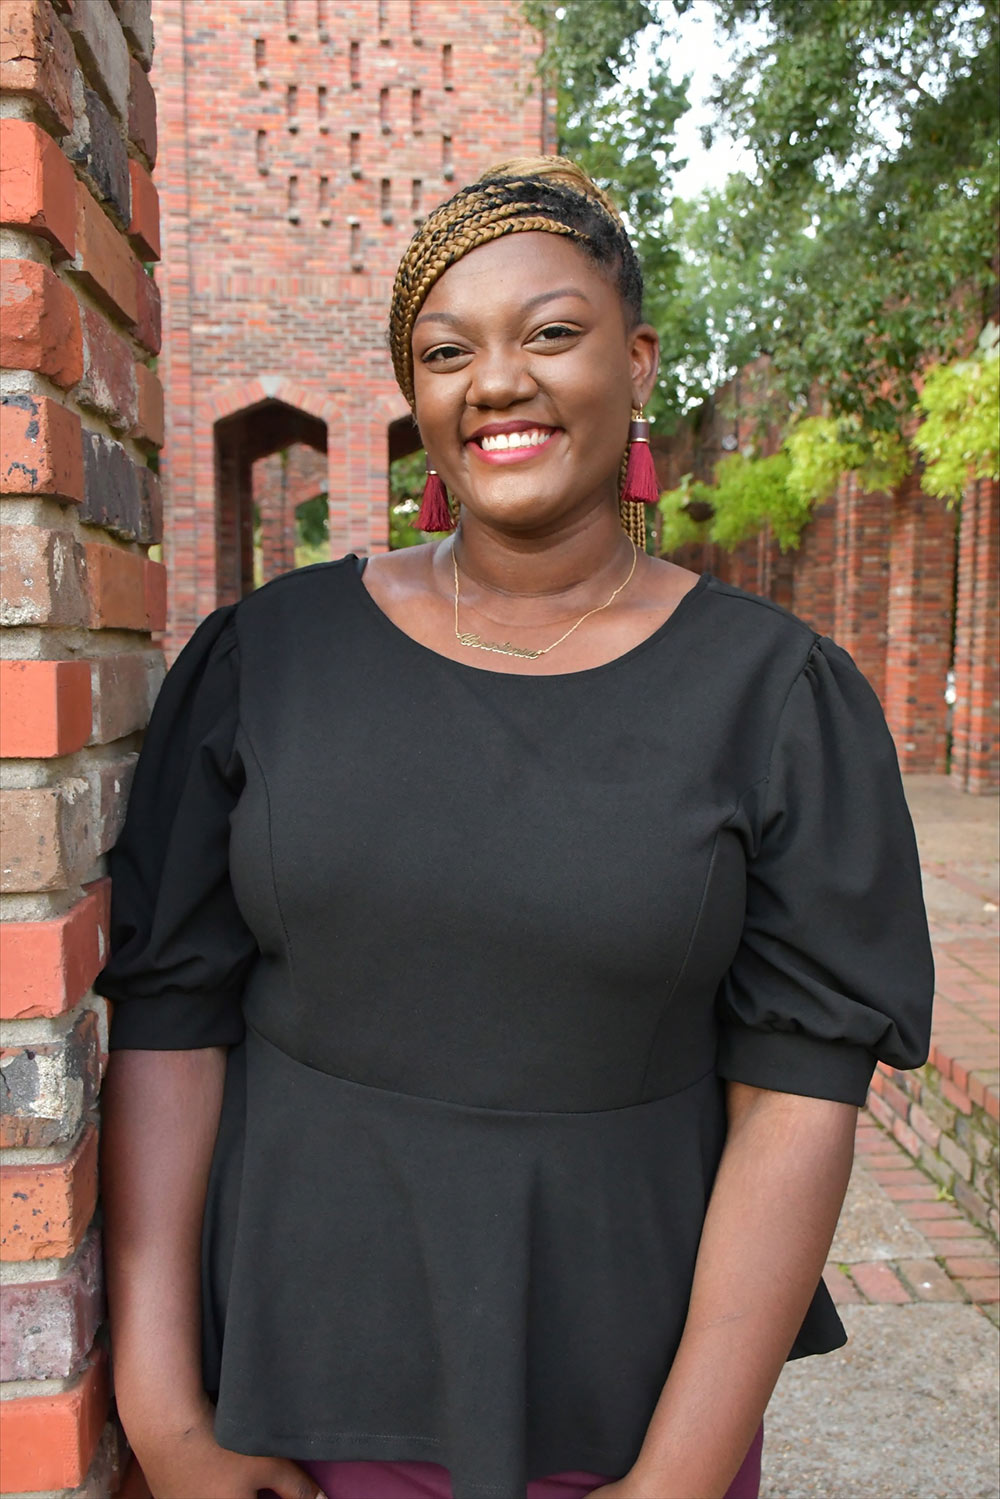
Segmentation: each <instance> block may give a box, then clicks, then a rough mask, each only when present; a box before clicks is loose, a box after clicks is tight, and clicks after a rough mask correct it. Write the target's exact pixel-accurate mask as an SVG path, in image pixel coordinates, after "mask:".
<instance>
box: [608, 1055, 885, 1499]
mask: <svg viewBox="0 0 1000 1499" xmlns="http://www.w3.org/2000/svg"><path fill="white" fill-rule="evenodd" d="M727 1088H728V1099H729V1109H730V1127H729V1135H728V1138H727V1141H726V1146H725V1149H724V1151H723V1155H722V1160H721V1162H720V1166H719V1171H718V1175H717V1177H716V1181H715V1185H714V1189H713V1192H712V1197H711V1201H710V1203H709V1207H708V1212H707V1214H706V1218H705V1224H704V1229H703V1233H702V1238H701V1244H700V1248H699V1251H698V1259H697V1264H696V1269H695V1276H694V1283H693V1286H692V1292H691V1300H690V1305H689V1308H688V1315H687V1320H686V1323H685V1327H684V1334H683V1337H682V1339H681V1343H680V1347H679V1349H678V1352H677V1356H676V1358H675V1360H674V1363H673V1365H672V1368H671V1371H670V1376H669V1378H668V1380H667V1383H666V1385H665V1386H664V1389H663V1393H662V1395H661V1397H660V1400H659V1402H658V1404H657V1407H656V1410H655V1412H654V1414H653V1418H652V1420H651V1422H650V1425H649V1428H648V1431H647V1434H646V1438H645V1441H644V1442H643V1446H642V1451H641V1453H640V1456H639V1459H638V1461H637V1462H636V1464H635V1467H634V1469H633V1479H634V1487H635V1492H636V1494H638V1495H642V1496H644V1499H645V1495H646V1494H647V1492H648V1495H649V1496H650V1499H653V1496H655V1499H721V1496H722V1495H724V1494H725V1491H726V1489H727V1487H728V1485H729V1484H730V1483H731V1482H732V1479H733V1478H734V1477H735V1475H736V1472H737V1470H738V1469H739V1466H740V1464H741V1462H742V1460H743V1457H744V1455H745V1453H746V1450H747V1448H748V1447H749V1445H750V1442H751V1440H752V1438H753V1435H754V1432H755V1431H756V1429H757V1426H758V1424H759V1422H760V1419H761V1416H762V1415H763V1412H764V1409H765V1407H766V1405H767V1402H768V1400H769V1398H770V1396H771V1392H772V1390H773V1388H774V1385H775V1383H776V1382H777V1379H778V1375H779V1374H780V1372H781V1368H782V1365H783V1363H784V1362H785V1359H786V1358H787V1356H788V1351H789V1349H790V1348H791V1345H792V1343H793V1342H794V1340H795V1335H796V1333H797V1332H798V1330H799V1327H800V1326H801V1323H802V1319H803V1317H804V1316H805V1313H806V1310H807V1308H808V1306H809V1302H810V1300H811V1299H812V1296H813V1294H814V1292H815V1290H816V1286H817V1283H818V1281H819V1278H820V1276H821V1274H822V1271H823V1266H824V1263H825V1261H826V1257H827V1254H828V1252H829V1248H830V1242H831V1240H832V1238H833V1233H834V1230H835V1228H836V1226H837V1218H838V1217H839V1214H840V1209H841V1206H842V1204H843V1199H844V1193H845V1191H846V1189H847V1183H848V1180H849V1177H850V1172H851V1162H852V1159H853V1150H854V1131H855V1125H856V1119H857V1110H856V1109H855V1108H854V1106H853V1105H849V1104H841V1103H833V1102H829V1101H827V1100H824V1099H816V1098H802V1097H798V1096H797V1095H793V1094H786V1093H772V1092H770V1091H766V1090H763V1089H757V1088H750V1087H747V1086H745V1085H743V1084H732V1083H730V1084H728V1085H727Z"/></svg>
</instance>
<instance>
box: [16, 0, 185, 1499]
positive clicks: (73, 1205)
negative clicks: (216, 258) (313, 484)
mask: <svg viewBox="0 0 1000 1499" xmlns="http://www.w3.org/2000/svg"><path fill="white" fill-rule="evenodd" d="M152 40H153V39H152V28H151V23H150V6H149V0H120V3H118V4H117V5H116V6H112V4H111V3H110V0H85V3H80V0H76V3H75V4H73V3H72V0H56V3H55V4H50V3H49V0H3V3H2V4H0V89H2V91H3V94H4V118H3V119H0V225H2V226H3V228H4V230H5V236H4V255H5V258H4V260H3V262H2V266H0V272H2V274H0V317H2V324H0V419H2V435H0V441H2V448H3V463H2V465H0V527H2V531H3V547H2V553H0V560H2V578H0V583H2V616H0V618H2V624H3V626H4V628H5V632H6V635H5V642H4V643H5V653H4V654H5V659H4V660H3V662H2V663H0V710H2V711H0V755H2V756H3V757H4V760H3V766H2V776H3V779H2V789H0V815H2V832H3V863H2V871H0V918H2V921H0V1066H2V1068H3V1083H4V1087H3V1097H4V1115H3V1120H2V1125H0V1145H2V1146H3V1149H4V1153H3V1157H2V1164H0V1220H2V1221H0V1277H2V1280H3V1282H4V1286H3V1296H2V1298H0V1323H2V1325H0V1347H2V1353H0V1380H2V1381H4V1384H5V1388H4V1389H3V1391H2V1394H3V1395H5V1396H6V1397H7V1398H3V1399H0V1450H2V1453H3V1456H2V1461H0V1492H2V1493H5V1494H7V1493H37V1492H40V1493H45V1494H68V1493H71V1492H72V1493H76V1492H78V1490H79V1491H80V1492H84V1491H85V1492H86V1494H87V1496H88V1499H91V1496H92V1499H104V1496H106V1495H111V1494H113V1493H115V1492H116V1491H117V1487H118V1482H119V1469H120V1460H121V1444H120V1433H119V1429H118V1427H117V1425H116V1424H114V1423H113V1422H112V1421H111V1420H110V1419H109V1411H110V1407H109V1398H110V1396H109V1389H110V1371H109V1368H108V1361H107V1355H106V1352H105V1342H104V1339H103V1338H101V1337H100V1336H99V1335H98V1334H99V1329H100V1324H101V1321H102V1318H103V1302H102V1289H101V1267H100V1244H99V1236H98V1233H97V1230H96V1228H95V1226H94V1223H93V1221H92V1220H93V1215H94V1209H95V1204H96V1200H97V1134H98V1113H97V1096H98V1090H99V1087H100V1080H101V1076H102V1069H103V1065H104V1062H105V1060H106V1049H107V1039H106V1038H107V1006H106V1004H105V1002H104V1001H103V1000H102V999H100V998H98V997H97V996H95V995H94V994H93V992H92V990H91V984H92V982H93V979H94V978H95V977H96V975H97V972H98V970H99V969H100V967H101V966H102V964H103V961H104V957H105V955H106V942H107V936H106V934H107V911H108V893H109V892H108V882H107V879H106V878H105V877H104V865H103V855H104V854H105V853H106V851H107V850H108V848H110V846H111V844H112V843H113V842H114V840H115V838H116V836H117V834H118V830H119V828H120V826H121V822H122V818H123V815H124V807H125V797H126V793H127V789H128V785H129V780H130V777H131V774H132V770H133V766H134V762H135V759H136V752H137V749H138V743H139V730H141V728H142V726H143V725H144V724H145V722H146V720H147V718H148V714H149V707H150V703H151V700H152V697H153V695H154V693H155V690H156V687H157V685H158V682H159V679H160V676H161V675H162V659H161V657H160V654H159V652H158V651H155V650H153V649H152V648H151V641H150V631H151V630H159V629H162V627H163V624H164V619H165V602H166V599H165V575H164V569H163V567H162V566H161V565H160V564H159V563H158V562H155V561H151V560H150V559H149V558H148V556H147V548H148V546H149V544H150V543H152V542H158V541H159V539H160V506H159V498H158V487H157V481H156V476H155V475H154V474H153V472H152V471H151V470H150V469H149V467H148V466H147V458H148V456H149V455H150V454H151V453H152V452H154V451H155V449H156V447H157V446H158V444H159V443H160V442H161V441H162V424H163V407H162V392H161V390H160V386H159V382H158V380H157V378H156V376H155V375H154V374H153V373H152V371H151V370H150V368H149V360H150V356H151V355H153V354H155V353H156V352H157V348H158V320H159V299H158V295H157V292H156V287H155V285H154V283H153V282H152V280H151V279H150V277H149V276H148V274H147V272H146V269H145V265H146V264H147V263H148V262H150V261H152V260H155V259H156V258H157V255H158V250H159V235H158V215H157V200H156V192H155V189H154V188H153V185H152V181H151V179H150V169H151V167H152V164H153V162H152V146H151V137H150V133H149V118H150V111H151V109H152V95H151V93H150V92H149V86H148V82H147V80H146V73H145V70H146V69H147V68H148V66H149V64H150V62H151V58H152ZM82 1485H86V1488H85V1490H84V1489H82V1488H81V1486H82Z"/></svg>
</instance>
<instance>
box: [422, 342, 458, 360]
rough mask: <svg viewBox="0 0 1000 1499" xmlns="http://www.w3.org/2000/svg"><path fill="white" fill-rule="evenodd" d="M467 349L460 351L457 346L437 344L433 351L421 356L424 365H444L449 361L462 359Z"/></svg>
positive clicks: (430, 350)
mask: <svg viewBox="0 0 1000 1499" xmlns="http://www.w3.org/2000/svg"><path fill="white" fill-rule="evenodd" d="M466 353H468V350H467V349H460V348H459V347H458V345H457V344H436V345H435V346H434V348H433V349H428V350H427V353H426V354H422V355H421V356H420V358H421V363H423V364H443V363H445V361H447V360H449V359H461V358H462V356H463V355H464V354H466Z"/></svg>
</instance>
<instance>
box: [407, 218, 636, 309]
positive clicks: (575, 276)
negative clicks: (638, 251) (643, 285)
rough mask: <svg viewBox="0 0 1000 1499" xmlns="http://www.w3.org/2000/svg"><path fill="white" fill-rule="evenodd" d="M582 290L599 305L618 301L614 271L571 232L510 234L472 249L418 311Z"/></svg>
mask: <svg viewBox="0 0 1000 1499" xmlns="http://www.w3.org/2000/svg"><path fill="white" fill-rule="evenodd" d="M557 290H571V291H575V292H578V293H580V294H581V295H582V296H584V297H586V299H587V300H588V302H591V303H592V304H593V305H594V306H595V308H597V309H599V310H602V311H603V310H606V309H609V308H610V307H611V306H612V305H613V304H616V303H619V302H620V299H619V297H618V294H617V289H616V288H615V286H614V284H613V282H612V280H611V277H610V275H609V274H608V272H607V271H605V269H604V268H603V267H602V266H600V265H598V264H597V262H596V261H594V260H593V259H592V258H591V256H589V255H588V254H587V253H586V251H585V250H583V249H582V248H581V247H580V245H578V244H577V243H576V242H575V241H574V240H572V239H570V238H569V236H568V235H564V234H553V233H549V232H547V231H545V230H534V229H533V230H527V231H524V232H522V233H519V234H507V235H504V236H502V237H501V238H500V239H495V240H491V241H490V243H489V244H485V245H479V246H478V247H477V248H476V249H475V250H470V251H469V253H468V254H467V255H463V257H462V259H461V260H457V261H456V262H455V264H454V265H451V266H449V267H448V269H447V270H446V271H445V272H444V274H443V275H442V276H440V277H439V278H438V280H437V281H436V282H435V283H434V285H433V286H432V287H431V289H430V291H429V292H428V293H427V296H426V298H425V299H424V302H423V305H422V306H421V308H420V312H419V314H418V317H417V321H418V322H419V320H420V318H422V317H424V316H425V315H426V314H428V313H437V312H445V313H449V314H451V315H453V316H463V315H468V316H471V315H483V314H485V313H488V312H491V311H493V312H497V313H500V312H509V313H511V314H513V315H516V313H517V311H518V309H519V308H521V307H523V306H524V304H525V303H527V302H530V301H531V300H532V299H534V298H536V297H539V296H541V295H542V294H544V293H546V292H553V291H557Z"/></svg>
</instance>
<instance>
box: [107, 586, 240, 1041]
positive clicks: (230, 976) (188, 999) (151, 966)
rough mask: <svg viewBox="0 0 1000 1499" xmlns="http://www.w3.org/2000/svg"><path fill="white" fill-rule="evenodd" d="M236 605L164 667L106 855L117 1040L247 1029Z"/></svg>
mask: <svg viewBox="0 0 1000 1499" xmlns="http://www.w3.org/2000/svg"><path fill="white" fill-rule="evenodd" d="M235 607H236V606H235V605H232V604H229V605H224V606H223V607H222V608H220V609H216V610H215V611H214V612H213V613H212V614H210V615H209V616H208V617H207V618H206V619H205V620H204V621H203V622H202V623H201V624H200V625H199V627H198V629H197V630H196V631H195V633H194V634H193V635H192V637H191V639H190V640H189V641H188V643H187V644H186V645H185V647H184V649H183V650H182V651H181V653H180V655H179V656H178V657H177V660H176V661H175V663H174V665H173V666H172V667H171V669H170V671H168V673H167V675H166V678H165V680H164V683H163V686H162V688H161V689H160V693H159V696H158V697H157V699H156V704H155V706H154V708H153V713H152V717H151V719H150V722H149V726H148V728H147V730H146V736H145V741H144V743H143V747H142V752H141V754H140V756H139V762H138V764H137V766H136V771H135V778H134V780H133V783H132V791H131V794H130V797H129V803H128V809H127V812H126V817H125V824H124V827H123V829H122V832H121V835H120V837H119V838H118V841H117V843H116V844H115V846H114V848H113V849H112V851H111V855H110V872H111V948H110V957H109V960H108V962H107V964H106V965H105V967H104V969H103V970H102V971H101V973H100V974H99V975H98V977H97V979H96V980H95V983H94V987H95V989H96V990H97V992H98V993H99V994H103V995H105V996H106V998H108V999H110V1000H111V1001H112V1002H113V1008H112V1016H111V1031H110V1038H109V1045H110V1047H111V1048H112V1049H118V1050H121V1049H129V1048H131V1049H141V1050H150V1051H172V1050H186V1049H188V1048H194V1047H202V1046H222V1045H231V1044H235V1043H236V1042H238V1041H240V1040H241V1039H242V1036H243V1015H242V1006H241V995H242V990H243V987H244V984H245V981H246V978H247V975H248V973H249V971H250V968H251V967H252V965H253V963H254V960H255V958H256V956H257V945H256V942H255V939H254V936H253V933H252V932H251V931H250V929H249V928H248V927H247V925H246V923H245V921H244V920H243V917H242V915H241V914H240V911H239V908H238V906H237V904H236V898H235V896H234V893H233V889H232V885H231V883H230V878H229V815H230V813H231V811H232V809H233V807H234V806H235V804H236V801H237V799H238V797H239V793H240V790H241V787H242V784H243V772H242V763H241V761H240V758H239V754H238V751H237V750H236V748H235V747H234V742H235V735H236V726H237V717H238V707H239V704H238V644H237V637H236V624H235V620H234V618H233V611H234V609H235Z"/></svg>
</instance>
